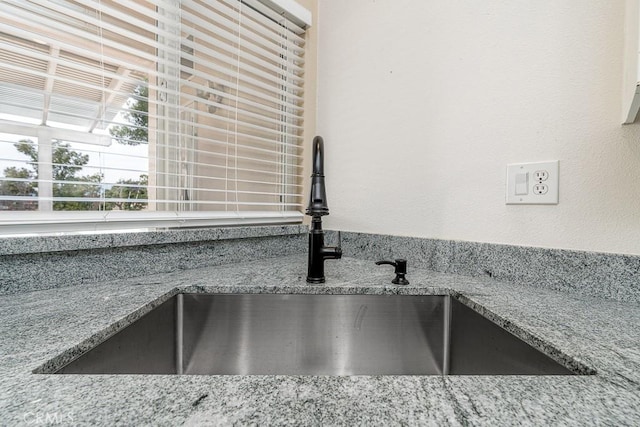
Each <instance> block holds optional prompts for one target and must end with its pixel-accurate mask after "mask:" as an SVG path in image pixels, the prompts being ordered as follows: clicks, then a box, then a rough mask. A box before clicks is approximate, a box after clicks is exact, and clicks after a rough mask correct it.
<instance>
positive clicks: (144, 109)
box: [109, 85, 149, 145]
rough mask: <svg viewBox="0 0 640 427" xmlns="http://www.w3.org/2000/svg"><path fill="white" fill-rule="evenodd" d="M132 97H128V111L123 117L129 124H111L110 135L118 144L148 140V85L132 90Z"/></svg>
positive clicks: (132, 143)
mask: <svg viewBox="0 0 640 427" xmlns="http://www.w3.org/2000/svg"><path fill="white" fill-rule="evenodd" d="M133 94H134V97H132V98H130V99H129V102H128V106H129V111H128V112H127V113H125V114H124V118H125V119H126V120H127V121H128V122H129V123H130V124H131V126H129V125H123V126H112V127H111V128H109V133H110V134H111V136H112V137H113V138H114V139H115V140H116V141H118V142H119V143H120V144H125V145H139V144H143V143H146V142H147V141H148V140H149V131H148V127H149V116H148V114H147V113H148V112H149V87H148V86H146V85H139V86H136V88H135V89H134V91H133Z"/></svg>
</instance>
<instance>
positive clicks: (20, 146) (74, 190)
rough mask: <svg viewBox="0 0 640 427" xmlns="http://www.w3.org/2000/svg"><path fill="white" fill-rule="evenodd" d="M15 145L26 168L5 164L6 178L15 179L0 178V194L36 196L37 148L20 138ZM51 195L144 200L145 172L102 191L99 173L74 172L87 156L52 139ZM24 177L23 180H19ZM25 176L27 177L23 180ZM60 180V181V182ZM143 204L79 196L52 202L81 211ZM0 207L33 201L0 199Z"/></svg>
mask: <svg viewBox="0 0 640 427" xmlns="http://www.w3.org/2000/svg"><path fill="white" fill-rule="evenodd" d="M14 146H15V147H16V149H17V150H18V151H19V152H21V153H22V154H24V155H26V156H27V157H29V159H30V161H29V162H27V163H28V165H29V167H30V168H16V167H8V168H5V170H4V176H5V177H7V178H15V179H18V180H17V181H16V180H12V181H0V195H6V196H27V197H37V195H38V182H37V179H38V150H37V147H36V145H35V144H34V143H33V141H30V140H21V141H20V142H17V143H15V144H14ZM52 154H53V157H52V163H53V165H52V169H53V174H52V176H53V180H54V184H53V197H55V198H61V199H64V198H82V199H84V198H93V199H96V198H101V197H102V196H106V197H107V198H109V197H114V198H115V197H117V198H135V199H141V200H146V198H147V188H146V186H147V184H148V176H147V175H141V176H140V181H136V180H130V179H129V180H120V181H118V184H123V185H114V186H113V187H112V188H110V189H108V190H106V191H104V194H103V184H102V181H103V179H104V176H103V175H102V174H101V173H96V174H91V175H78V173H79V172H80V171H81V170H82V167H83V166H84V165H86V164H87V163H89V156H88V155H86V154H82V153H79V152H77V151H74V150H71V149H70V145H69V144H66V143H61V142H59V141H54V143H53V145H52ZM22 179H24V180H25V181H21V180H22ZM27 180H28V181H27ZM62 181H63V182H62ZM145 206H146V203H143V202H107V203H102V202H84V201H79V200H73V201H68V200H59V201H54V202H53V210H56V211H84V210H102V209H114V207H117V208H118V209H126V210H140V209H143V208H144V207H145ZM0 209H4V210H36V209H38V203H37V202H36V201H1V202H0Z"/></svg>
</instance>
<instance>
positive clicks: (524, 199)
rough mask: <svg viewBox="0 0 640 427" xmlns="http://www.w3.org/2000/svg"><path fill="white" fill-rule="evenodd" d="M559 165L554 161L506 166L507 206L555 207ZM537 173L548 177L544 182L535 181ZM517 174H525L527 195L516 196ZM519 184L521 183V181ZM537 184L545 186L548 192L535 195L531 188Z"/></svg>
mask: <svg viewBox="0 0 640 427" xmlns="http://www.w3.org/2000/svg"><path fill="white" fill-rule="evenodd" d="M559 163H560V162H559V161H558V160H554V161H550V162H539V163H513V164H510V165H507V185H506V203H507V205H557V204H558V183H559V172H560V166H559ZM538 171H547V172H548V173H549V177H548V178H547V179H545V180H544V181H541V180H538V179H536V178H535V176H536V172H538ZM519 174H527V175H526V176H527V178H528V179H527V187H528V188H527V194H516V176H517V175H519ZM519 182H522V179H520V180H519ZM537 184H544V185H546V186H547V187H548V188H549V189H548V191H547V192H546V193H545V194H535V193H534V191H533V188H534V186H535V185H537ZM519 190H521V188H520V189H519ZM518 193H522V191H518Z"/></svg>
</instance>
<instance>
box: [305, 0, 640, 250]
mask: <svg viewBox="0 0 640 427" xmlns="http://www.w3.org/2000/svg"><path fill="white" fill-rule="evenodd" d="M624 8H625V2H623V1H619V2H618V1H616V2H602V1H599V0H589V1H584V0H571V1H567V0H563V1H556V0H544V1H536V2H532V1H525V0H518V1H497V0H483V1H480V0H478V1H464V2H463V1H446V0H437V1H436V0H413V1H409V0H393V1H392V0H374V1H371V0H367V1H365V0H349V1H337V0H333V1H331V0H328V1H322V2H319V20H318V21H319V58H318V133H319V134H321V135H323V136H324V137H325V143H326V147H325V148H326V167H325V169H326V171H325V172H326V175H327V187H328V190H327V191H328V199H329V207H330V208H331V216H329V217H328V218H327V219H326V221H325V223H326V226H327V227H330V228H334V229H342V230H350V231H359V232H370V233H382V234H395V235H405V236H416V237H429V238H439V239H459V240H469V241H479V242H492V243H506V244H515V245H525V246H542V247H553V248H568V249H579V250H591V251H604V252H619V253H628V254H640V125H638V124H634V125H629V126H624V127H623V126H621V125H620V123H621V117H622V111H621V104H622V90H621V89H622V84H623V83H622V76H623V68H624V67H623V50H624V22H625V10H624ZM556 159H557V160H560V204H559V205H557V206H507V205H505V203H504V199H505V195H504V186H505V174H506V172H505V167H506V165H507V164H508V163H515V162H534V161H546V160H556Z"/></svg>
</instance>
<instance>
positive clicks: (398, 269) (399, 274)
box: [376, 258, 409, 285]
mask: <svg viewBox="0 0 640 427" xmlns="http://www.w3.org/2000/svg"><path fill="white" fill-rule="evenodd" d="M383 264H388V265H392V266H394V267H395V273H396V277H395V279H393V280H392V281H391V283H393V284H394V285H408V284H409V281H408V280H407V278H406V277H405V275H406V274H407V260H406V259H402V258H399V259H396V261H395V262H393V261H376V265H383Z"/></svg>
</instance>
